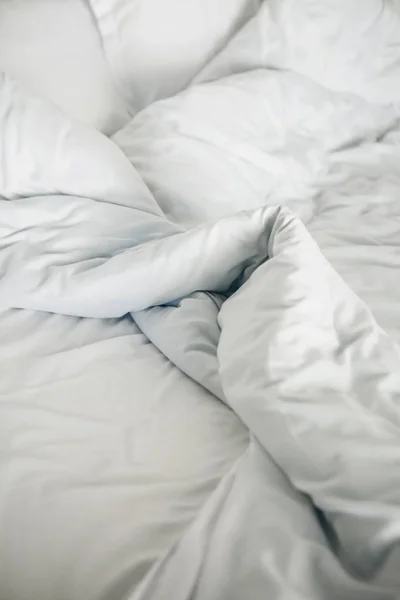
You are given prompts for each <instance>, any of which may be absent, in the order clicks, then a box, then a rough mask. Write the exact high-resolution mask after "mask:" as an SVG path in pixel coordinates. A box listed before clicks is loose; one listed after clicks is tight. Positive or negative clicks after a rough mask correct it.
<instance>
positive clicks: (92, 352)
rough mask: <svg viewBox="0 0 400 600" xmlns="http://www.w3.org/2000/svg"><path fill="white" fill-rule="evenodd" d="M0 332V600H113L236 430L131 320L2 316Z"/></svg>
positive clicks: (206, 487) (138, 575)
mask: <svg viewBox="0 0 400 600" xmlns="http://www.w3.org/2000/svg"><path fill="white" fill-rule="evenodd" d="M0 328H1V342H0V381H1V384H0V412H1V421H0V440H1V443H0V454H1V463H2V467H1V485H0V489H1V494H0V532H1V544H0V597H1V598H2V600H11V599H13V600H14V599H17V598H18V600H32V598H41V599H42V600H54V599H55V598H57V599H59V600H71V599H79V598H85V599H87V600H99V599H100V598H107V599H108V598H109V599H112V598H113V599H114V598H123V597H126V594H127V593H128V591H131V590H133V589H134V588H135V586H136V585H137V583H138V582H139V581H141V579H142V578H143V576H144V574H145V573H147V571H148V569H149V568H150V567H151V566H152V565H153V564H154V563H155V562H156V560H157V559H159V557H160V556H162V555H163V554H164V553H165V552H166V551H167V550H168V548H169V547H170V546H171V544H172V543H173V542H175V541H176V540H177V539H178V538H179V537H180V535H181V534H182V532H183V531H184V529H185V528H186V527H187V526H188V524H189V523H190V522H191V521H192V520H193V519H194V518H195V516H196V515H197V513H198V511H199V509H200V508H201V506H202V505H203V504H204V502H205V501H206V499H207V498H208V497H209V495H210V494H211V492H212V491H213V490H214V488H215V487H216V486H217V484H218V482H219V480H220V479H221V477H222V476H223V475H224V474H225V473H226V472H227V470H229V469H230V467H231V466H232V464H233V463H234V462H235V461H236V459H237V458H238V457H239V456H240V455H241V454H242V453H243V451H244V450H245V448H246V446H247V430H246V428H245V427H244V426H243V425H242V424H241V423H240V422H239V420H238V419H237V417H236V416H235V415H234V413H233V412H232V411H231V410H229V409H228V408H227V407H226V406H224V405H223V404H222V403H221V402H219V401H216V399H215V398H214V397H213V396H212V395H211V394H210V393H209V392H207V391H206V390H204V388H202V387H200V386H199V385H198V384H196V383H194V382H193V381H192V380H190V379H189V378H188V377H187V376H186V375H184V374H183V373H182V372H181V371H179V370H178V369H177V368H176V367H174V366H173V365H172V364H171V363H170V362H169V361H168V360H167V359H166V358H165V357H164V356H163V355H162V354H161V353H160V352H159V351H158V350H157V349H156V348H155V347H154V346H153V345H152V344H150V343H149V341H148V340H147V338H145V336H144V335H143V334H142V333H141V331H140V330H139V329H138V327H137V325H135V323H134V322H133V320H132V319H131V318H125V319H122V320H103V321H100V320H97V319H78V318H73V317H65V316H60V315H50V314H45V313H35V312H30V311H20V310H14V311H2V313H1V315H0Z"/></svg>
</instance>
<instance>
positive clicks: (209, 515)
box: [0, 78, 400, 600]
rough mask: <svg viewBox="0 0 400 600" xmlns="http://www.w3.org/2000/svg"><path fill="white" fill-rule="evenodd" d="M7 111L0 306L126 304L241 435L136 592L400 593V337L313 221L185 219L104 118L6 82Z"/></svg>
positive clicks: (229, 595) (152, 598)
mask: <svg viewBox="0 0 400 600" xmlns="http://www.w3.org/2000/svg"><path fill="white" fill-rule="evenodd" d="M0 113H1V115H2V116H1V120H0V135H1V138H0V139H1V141H0V143H1V152H2V166H1V177H0V195H1V197H2V200H1V204H0V215H1V219H0V231H1V238H0V305H1V307H2V308H18V309H28V310H36V311H46V312H53V313H58V314H64V315H75V316H78V317H89V318H114V317H120V316H123V315H126V314H129V313H130V314H131V315H132V317H133V318H134V319H135V320H136V321H137V323H138V324H139V326H140V327H141V329H142V330H143V332H144V333H145V334H146V335H147V336H148V338H149V339H150V340H151V341H152V342H153V343H154V344H155V345H157V347H158V348H159V349H160V350H161V351H162V352H163V353H164V354H165V355H166V356H167V357H168V358H170V360H172V361H173V362H174V363H175V364H176V365H177V366H178V367H179V368H180V369H181V370H182V371H184V372H186V373H187V374H188V375H190V376H191V377H192V378H193V379H195V380H196V381H198V382H199V383H201V384H202V385H204V386H205V387H207V388H208V389H209V390H211V391H212V392H213V393H214V394H215V395H216V396H217V397H219V399H220V400H221V401H223V402H226V403H227V404H228V405H229V406H230V407H231V408H232V409H233V410H234V411H235V413H236V414H237V415H238V416H239V417H240V419H241V420H242V421H243V422H244V423H245V424H246V426H247V427H248V428H249V430H250V432H251V434H252V436H253V440H252V443H251V445H250V448H249V450H248V452H247V453H246V455H245V456H244V457H242V459H241V460H240V462H239V463H238V464H237V465H236V466H235V468H234V469H233V471H232V472H231V473H230V474H228V475H227V476H226V478H225V479H224V480H223V481H222V482H221V484H220V486H219V487H218V489H217V491H216V492H215V494H214V495H213V496H212V498H211V499H210V501H209V502H208V504H207V505H206V506H205V507H204V510H203V511H202V513H201V514H200V515H199V517H198V519H196V521H195V522H194V523H193V525H192V526H191V527H190V528H189V529H188V531H187V532H186V533H185V535H184V536H183V537H182V539H181V540H180V541H179V542H178V543H177V544H176V545H175V546H174V547H173V548H172V549H171V550H170V552H169V553H168V555H167V556H166V557H164V558H163V559H162V560H161V561H160V563H159V564H158V565H156V566H155V568H154V569H153V571H151V573H150V574H149V575H148V577H147V578H146V579H145V580H144V581H143V583H142V586H141V587H140V588H139V589H138V590H136V592H135V593H134V594H133V595H132V600H133V598H134V599H135V600H137V599H140V600H163V599H165V598H174V600H189V599H198V600H212V599H215V600H217V599H218V600H225V599H226V600H228V599H229V600H235V599H237V600H239V599H243V598H249V600H250V599H251V600H261V599H265V598H268V599H269V600H274V599H278V598H285V599H288V598H299V599H300V598H302V599H303V598H304V600H305V599H307V600H322V599H326V600H333V599H338V600H339V599H340V600H357V599H360V600H361V599H362V600H366V599H371V600H384V599H385V600H389V599H390V600H392V599H395V598H398V597H399V589H400V576H399V569H398V565H399V564H400V480H399V469H400V429H399V425H400V423H399V421H400V419H399V416H400V413H399V402H400V375H399V373H400V350H399V347H398V346H397V345H396V343H395V342H394V341H393V340H391V339H390V338H389V337H388V335H387V334H386V333H384V332H383V330H382V329H381V328H380V327H379V326H378V325H377V323H376V322H375V320H374V318H373V316H372V314H371V312H370V311H369V309H368V308H367V307H366V305H365V304H364V303H363V302H362V301H361V300H360V299H359V298H358V297H357V296H356V295H355V294H354V293H353V292H352V291H351V290H350V289H349V287H348V286H347V285H346V284H345V283H344V282H343V280H342V279H341V278H340V277H339V275H338V274H337V273H336V272H335V270H334V269H333V268H332V267H331V266H330V264H329V263H328V261H327V260H326V258H325V257H324V256H323V254H322V253H321V251H320V249H319V248H318V246H317V244H316V242H315V241H314V240H313V238H312V237H311V235H310V233H309V232H308V231H307V229H306V227H305V225H304V224H303V223H302V222H301V221H300V219H299V218H298V217H297V216H295V215H294V214H293V213H292V212H291V211H290V210H288V209H287V208H284V207H280V206H262V207H260V208H258V209H253V210H249V211H241V212H237V213H235V214H233V215H229V216H225V217H222V218H220V219H217V220H214V221H213V222H205V223H203V224H201V225H199V226H198V227H196V228H194V229H189V230H184V229H183V227H180V226H179V224H177V223H175V222H172V221H170V220H168V219H167V218H166V217H165V216H164V214H163V212H162V211H161V209H160V208H159V206H158V205H157V203H156V202H155V200H154V198H153V196H152V194H151V193H150V191H149V190H148V188H147V187H146V185H145V183H144V182H143V180H142V179H141V177H140V176H139V174H138V172H137V171H136V170H135V169H134V168H133V167H132V165H130V164H129V161H128V159H127V158H126V157H125V156H124V154H123V153H122V151H120V150H119V149H118V148H117V147H116V146H115V145H114V144H113V143H112V142H110V141H109V140H106V138H104V137H102V136H101V134H97V133H95V132H92V131H90V130H87V129H84V128H83V127H80V126H78V125H75V124H73V123H71V122H70V121H69V120H68V119H67V118H66V117H64V116H63V115H62V114H61V113H59V112H58V111H57V110H56V109H55V108H52V107H51V106H47V105H42V104H41V103H40V102H39V101H37V100H31V99H30V98H29V97H27V96H25V95H24V93H23V92H21V91H20V90H19V88H18V87H17V86H16V84H15V83H13V82H12V81H10V80H9V79H7V78H3V80H2V81H1V90H0ZM38 136H41V140H42V143H41V144H37V143H36V141H37V138H38ZM188 194H190V190H188ZM216 401H217V400H216Z"/></svg>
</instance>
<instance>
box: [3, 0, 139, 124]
mask: <svg viewBox="0 0 400 600" xmlns="http://www.w3.org/2000/svg"><path fill="white" fill-rule="evenodd" d="M0 71H5V72H7V73H9V74H10V75H13V76H14V77H16V78H17V79H18V80H19V81H20V82H21V83H23V84H24V85H26V87H27V88H28V89H30V90H31V91H32V92H33V93H36V94H39V95H40V96H42V97H43V98H47V99H48V100H51V101H52V102H54V103H55V104H57V105H58V106H60V107H61V108H62V109H63V110H65V111H66V113H67V114H69V115H70V116H72V117H74V118H76V119H78V120H80V121H81V122H83V123H86V124H88V125H90V126H92V127H95V128H96V129H99V130H101V131H104V132H105V133H107V134H109V133H114V132H115V131H116V130H117V129H119V128H120V127H121V126H122V125H124V124H125V123H126V122H127V121H128V120H129V115H130V113H129V111H128V108H127V106H126V103H125V101H124V99H123V98H122V96H121V94H120V93H119V90H118V86H117V84H116V83H115V80H114V75H113V72H112V70H111V69H110V67H109V64H108V61H107V59H106V57H105V56H104V53H103V49H102V45H101V40H100V38H99V35H98V32H97V28H96V25H95V22H94V20H93V17H92V14H91V11H90V9H89V7H88V6H87V3H86V2H85V0H56V1H53V0H18V1H17V2H14V1H12V0H0Z"/></svg>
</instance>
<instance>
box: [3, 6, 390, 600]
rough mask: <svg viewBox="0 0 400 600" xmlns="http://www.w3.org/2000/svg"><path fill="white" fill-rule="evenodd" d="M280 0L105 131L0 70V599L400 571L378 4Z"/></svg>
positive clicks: (250, 590)
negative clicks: (180, 86) (180, 85)
mask: <svg viewBox="0 0 400 600" xmlns="http://www.w3.org/2000/svg"><path fill="white" fill-rule="evenodd" d="M103 6H106V4H103ZM107 6H108V7H111V6H113V4H112V3H107ZM132 6H133V5H130V7H131V8H132ZM296 6H298V7H299V8H298V10H299V13H296V12H293V11H294V10H295V8H294V3H293V2H291V1H290V0H281V1H280V2H275V1H274V0H270V1H269V2H263V3H262V5H261V7H260V9H259V10H258V12H257V13H256V15H255V16H254V17H253V19H252V20H250V21H249V22H248V23H247V24H246V23H244V25H243V28H242V29H241V30H240V31H238V33H237V34H235V35H234V36H233V37H232V39H230V40H227V41H226V44H225V46H224V47H223V48H222V49H221V52H220V53H219V54H218V55H217V56H216V57H215V58H214V59H212V60H210V61H209V63H208V64H207V65H206V66H205V68H204V69H203V70H202V71H201V72H200V73H199V74H198V76H197V77H196V78H195V79H194V80H193V82H192V83H191V85H190V86H188V87H187V89H184V90H182V91H181V92H179V93H178V94H176V95H175V96H173V97H171V98H166V99H162V100H160V101H158V102H154V103H151V104H150V105H149V106H146V107H145V108H143V110H141V111H140V112H138V113H137V114H135V113H136V110H137V107H136V106H135V105H132V106H131V109H130V111H131V114H134V116H133V118H132V120H131V121H130V122H129V123H127V124H126V125H125V126H124V127H123V128H122V129H121V130H119V131H118V132H117V133H116V134H115V135H114V136H113V137H112V139H108V138H106V137H105V136H104V135H102V134H101V133H99V132H97V131H95V130H94V129H93V128H91V127H87V126H84V125H82V124H79V123H78V122H76V121H74V120H73V119H71V118H70V117H69V116H67V115H64V114H63V113H62V112H61V111H60V110H59V109H57V108H56V107H55V106H53V105H52V104H50V103H49V102H48V101H46V100H42V99H40V98H37V97H34V96H32V95H31V94H30V93H29V92H27V91H25V90H24V89H23V88H22V87H21V86H20V85H19V83H18V82H16V81H15V80H14V79H13V78H12V77H9V76H7V75H4V76H2V78H1V82H0V152H1V157H2V160H1V163H0V165H1V166H0V196H1V201H0V308H1V312H0V323H1V336H0V358H1V360H0V370H1V377H0V393H1V395H0V454H1V458H2V460H1V468H0V491H1V493H0V597H1V598H2V600H32V598H33V597H34V598H36V597H37V598H39V597H40V598H41V599H42V600H59V599H60V600H64V599H65V600H80V598H85V600H87V599H88V600H125V599H129V600H164V599H166V598H174V600H189V599H190V600H193V599H196V600H214V599H215V600H228V599H229V600H242V599H243V598H251V599H252V600H264V599H265V598H266V597H268V598H270V599H271V600H274V599H278V598H296V599H297V598H298V599H304V600H336V599H337V600H339V599H340V600H358V599H360V600H368V599H371V600H397V599H398V598H399V597H400V593H399V590H400V579H399V564H400V554H399V553H400V549H399V548H400V539H399V538H400V534H399V523H400V487H399V480H398V471H399V461H400V438H399V405H398V404H399V398H400V377H399V366H400V365H399V360H400V351H399V342H400V318H399V308H398V307H399V306H400V283H399V278H398V272H399V269H400V253H399V251H398V249H399V240H400V205H399V190H400V177H399V169H398V165H399V160H400V154H399V152H400V124H399V112H398V111H399V106H398V97H397V92H398V87H397V79H398V77H399V66H398V61H399V60H400V54H399V52H400V50H399V51H398V46H397V44H396V43H395V41H396V38H395V37H394V38H392V37H391V36H392V34H393V35H394V33H393V32H395V31H396V26H397V25H396V23H397V21H396V18H397V14H398V4H397V3H396V2H391V3H389V2H380V1H379V0H376V1H372V0H371V1H369V2H367V3H359V2H358V1H356V0H351V1H349V2H346V3H344V2H330V1H328V0H326V1H325V0H321V1H319V2H317V0H314V1H313V2H311V1H308V2H305V1H304V2H303V1H302V0H301V1H300V2H299V3H298V5H297V4H296ZM362 6H363V7H364V8H362ZM296 10H297V9H296ZM129 14H130V12H129V10H128V12H127V13H126V15H128V16H129ZM94 15H95V16H96V13H94ZM293 15H298V16H299V18H300V17H301V18H302V19H303V20H304V21H305V22H306V23H307V31H308V35H307V36H304V37H303V38H302V39H301V44H302V48H303V49H304V55H305V56H306V57H307V60H306V61H300V60H297V58H298V57H297V55H298V54H299V55H300V54H301V53H300V51H299V45H298V44H299V39H300V38H299V37H298V35H297V31H296V27H295V22H294V20H293V19H294V16H293ZM128 22H129V19H128ZM392 28H393V29H392ZM100 31H101V30H100ZM251 31H252V32H253V33H257V35H254V36H253V35H249V32H251ZM271 32H275V33H276V37H274V38H271V37H270V36H269V34H270V33H271ZM277 32H278V33H277ZM351 32H353V36H354V39H355V42H356V43H355V54H354V57H353V59H352V60H350V61H349V60H348V58H349V56H348V54H347V52H346V51H345V50H343V48H348V46H347V44H349V43H350V41H351V35H352V33H351ZM361 32H362V35H361ZM359 33H360V35H358V34H359ZM267 34H268V35H267ZM386 34H387V35H386ZM316 40H318V49H320V50H321V51H320V52H316V51H315V50H316V47H317V42H316ZM342 41H343V44H344V46H342V45H341V44H342ZM334 42H335V43H334ZM336 42H337V43H336ZM378 42H379V43H378ZM260 44H261V46H262V48H263V52H262V53H261V54H260ZM363 44H365V45H366V46H365V47H367V45H368V44H371V46H372V47H373V49H374V50H373V51H374V53H375V54H376V56H375V60H374V62H373V63H372V62H369V61H367V60H366V61H365V62H364V60H363V57H364V54H363V50H362V48H363V47H364V46H363ZM268 48H269V49H271V48H274V52H275V54H274V58H273V59H272V58H271V54H268V52H267V50H268ZM389 50H390V53H389ZM358 52H360V54H358ZM388 53H389V54H388ZM328 57H329V60H328ZM289 58H290V60H289ZM321 61H322V63H323V64H324V67H323V68H322V67H321V64H322V63H321ZM335 65H336V66H335ZM349 70H350V71H349ZM349 72H354V73H358V76H357V77H352V76H350V75H349ZM182 74H185V77H186V74H187V71H186V64H184V63H183V66H182ZM182 76H183V75H182ZM182 81H183V79H182ZM185 81H186V80H185ZM186 83H187V82H186ZM378 83H379V86H380V84H382V87H379V86H378ZM184 85H185V84H184ZM150 88H151V86H150ZM176 91H177V90H176V89H174V90H173V92H174V93H175V92H176ZM150 93H152V91H151V89H150ZM171 93H172V92H171ZM163 95H164V94H163ZM165 95H168V94H165ZM149 98H150V96H149ZM152 98H153V97H152ZM145 104H147V102H145ZM38 140H40V143H38Z"/></svg>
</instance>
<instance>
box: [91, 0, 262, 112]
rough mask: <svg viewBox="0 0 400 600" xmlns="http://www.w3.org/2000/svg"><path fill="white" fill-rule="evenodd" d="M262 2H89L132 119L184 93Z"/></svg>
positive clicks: (149, 0)
mask: <svg viewBox="0 0 400 600" xmlns="http://www.w3.org/2000/svg"><path fill="white" fill-rule="evenodd" d="M260 1H261V0H89V3H90V5H91V7H92V10H93V13H94V15H95V17H96V19H97V23H98V27H99V31H100V33H101V36H102V39H103V43H104V48H105V50H106V53H107V55H108V58H109V60H110V63H111V65H112V67H113V69H114V70H115V73H116V76H117V78H118V80H119V83H120V86H121V90H122V91H123V93H124V94H125V97H126V98H127V99H128V101H129V104H130V107H131V112H132V115H133V114H135V113H136V112H137V111H138V110H140V109H141V108H143V107H145V106H147V105H148V104H150V103H151V102H153V101H154V100H157V99H160V98H165V97H169V96H171V95H173V94H175V93H177V92H178V91H180V90H182V89H183V88H185V87H186V86H187V85H188V84H189V82H190V81H191V79H192V78H193V77H194V75H196V73H197V72H198V71H199V70H200V69H201V68H202V67H203V66H204V65H205V63H206V62H207V61H208V60H209V59H210V58H211V57H212V56H214V55H215V53H216V52H217V51H219V50H220V49H221V48H222V47H223V45H224V44H225V43H226V41H227V40H228V39H229V37H230V36H231V35H232V34H233V33H234V32H235V31H236V30H237V29H238V28H240V27H241V25H242V24H243V23H244V22H245V21H246V20H248V19H249V18H250V17H251V16H252V15H253V14H254V13H255V11H256V10H257V8H258V6H259V5H260Z"/></svg>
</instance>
